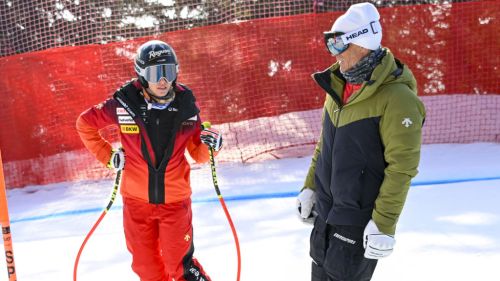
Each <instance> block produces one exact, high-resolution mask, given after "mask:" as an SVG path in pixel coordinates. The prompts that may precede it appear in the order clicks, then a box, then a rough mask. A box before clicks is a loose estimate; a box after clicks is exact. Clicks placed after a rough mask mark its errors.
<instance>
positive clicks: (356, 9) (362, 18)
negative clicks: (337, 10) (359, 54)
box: [330, 3, 382, 50]
mask: <svg viewBox="0 0 500 281" xmlns="http://www.w3.org/2000/svg"><path fill="white" fill-rule="evenodd" d="M379 20H380V14H379V13H378V11H377V8H375V6H374V5H373V4H371V3H359V4H354V5H352V6H351V7H349V9H348V10H347V11H346V12H345V14H343V15H341V16H340V17H339V18H337V20H336V21H335V23H333V26H332V29H331V31H330V32H336V33H337V32H342V33H344V34H343V35H342V36H341V37H342V40H343V41H344V43H345V44H349V43H353V44H356V45H358V46H361V47H363V48H366V49H369V50H376V49H378V48H379V47H380V42H381V41H382V26H381V25H380V22H379Z"/></svg>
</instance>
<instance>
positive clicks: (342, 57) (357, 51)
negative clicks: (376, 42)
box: [335, 44, 370, 72]
mask: <svg viewBox="0 0 500 281" xmlns="http://www.w3.org/2000/svg"><path fill="white" fill-rule="evenodd" d="M369 53H370V50H368V49H365V48H363V47H360V46H358V45H355V44H350V45H349V47H348V48H347V50H345V51H344V52H342V53H341V54H339V55H336V56H335V58H336V59H337V61H338V62H339V64H340V71H342V72H346V71H348V70H350V69H351V68H352V67H353V66H354V65H355V64H356V63H358V61H360V60H361V59H362V58H363V57H365V56H366V55H368V54H369Z"/></svg>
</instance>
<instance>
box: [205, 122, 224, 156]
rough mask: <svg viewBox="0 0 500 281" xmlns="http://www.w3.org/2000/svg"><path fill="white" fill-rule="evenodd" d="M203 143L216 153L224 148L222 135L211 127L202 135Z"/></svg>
mask: <svg viewBox="0 0 500 281" xmlns="http://www.w3.org/2000/svg"><path fill="white" fill-rule="evenodd" d="M200 138H201V142H202V143H204V144H206V145H207V146H208V147H211V148H212V149H213V150H215V151H219V150H220V149H221V148H222V134H221V133H219V132H218V131H217V130H214V129H212V128H210V127H208V128H205V127H204V128H203V129H202V130H201V134H200Z"/></svg>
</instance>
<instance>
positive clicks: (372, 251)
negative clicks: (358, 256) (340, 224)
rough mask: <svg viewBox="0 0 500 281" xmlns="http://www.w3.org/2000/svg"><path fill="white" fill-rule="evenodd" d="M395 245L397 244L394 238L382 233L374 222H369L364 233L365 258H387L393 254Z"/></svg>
mask: <svg viewBox="0 0 500 281" xmlns="http://www.w3.org/2000/svg"><path fill="white" fill-rule="evenodd" d="M394 244H396V240H395V239H394V236H392V235H388V234H384V233H382V232H380V231H379V230H378V227H377V225H376V224H375V222H374V221H373V220H370V221H369V222H368V224H367V225H366V227H365V231H364V233H363V246H364V247H365V258H367V259H374V260H378V259H380V258H385V257H387V256H388V255H390V254H391V253H392V250H393V249H394Z"/></svg>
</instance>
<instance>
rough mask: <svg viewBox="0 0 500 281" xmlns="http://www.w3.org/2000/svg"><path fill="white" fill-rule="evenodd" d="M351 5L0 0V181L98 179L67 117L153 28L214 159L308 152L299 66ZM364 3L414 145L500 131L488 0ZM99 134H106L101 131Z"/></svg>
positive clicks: (112, 84)
mask: <svg viewBox="0 0 500 281" xmlns="http://www.w3.org/2000/svg"><path fill="white" fill-rule="evenodd" d="M358 2H362V1H306V0H302V1H298V0H297V1H286V0H265V1H263V0H240V1H234V0H233V1H209V0H205V1H195V0H186V1H173V0H145V1H78V0H75V1H62V0H60V1H53V0H44V1H0V31H1V32H0V74H1V75H0V87H1V88H2V89H3V93H4V94H3V97H2V99H0V107H1V110H0V149H2V154H3V158H4V161H5V162H6V164H5V167H6V168H5V169H6V177H7V185H8V186H22V185H26V184H40V183H48V182H57V181H63V180H72V179H81V178H99V177H103V176H107V175H108V172H107V171H106V170H105V169H103V168H102V167H101V166H100V165H99V164H98V163H97V162H96V161H95V160H94V159H92V158H91V156H90V155H89V154H88V153H87V152H86V151H85V150H84V149H82V147H83V146H82V144H81V141H80V140H79V138H78V136H77V134H76V131H75V129H74V123H75V120H76V117H77V116H78V114H79V113H81V112H82V111H83V110H84V109H86V108H88V107H89V106H91V105H94V104H97V103H99V102H101V101H102V100H103V99H105V98H106V97H108V96H109V95H110V94H112V93H113V92H114V90H115V89H116V88H117V87H119V86H120V85H121V84H123V83H124V82H125V81H127V80H129V79H130V78H132V77H134V76H135V74H134V72H133V67H132V59H133V56H134V53H135V50H136V48H137V47H138V46H139V45H140V44H141V43H143V42H145V41H147V40H149V39H153V38H156V39H160V40H164V41H166V42H168V43H169V44H171V45H172V46H173V47H174V49H175V50H176V53H177V55H178V57H179V61H180V69H181V72H180V76H179V80H180V81H181V82H182V83H185V84H187V85H188V86H189V87H190V88H191V89H192V90H193V91H194V93H195V95H196V96H197V99H198V104H199V106H200V108H201V110H202V117H203V118H204V119H205V120H210V121H212V123H214V124H216V126H218V127H219V128H221V129H222V130H223V131H224V137H225V148H224V150H223V152H222V153H221V154H220V155H219V160H220V161H236V162H247V161H257V160H262V159H268V158H281V157H291V156H303V155H309V154H310V153H311V152H312V148H313V144H314V143H315V142H316V141H317V138H318V135H319V128H320V116H321V110H320V108H321V106H322V104H323V102H324V95H325V94H324V93H323V92H322V91H321V90H320V89H319V87H317V86H316V85H315V84H314V82H313V81H312V80H311V78H310V74H311V73H313V72H315V71H318V70H322V69H324V68H326V67H328V66H329V65H330V64H332V63H333V62H334V58H332V57H331V56H330V55H329V54H328V53H327V52H326V50H325V47H324V45H323V38H322V32H323V31H325V30H329V29H330V27H331V25H332V23H333V21H334V20H335V19H336V18H337V17H338V16H339V15H341V13H342V12H343V11H345V10H346V9H347V8H348V7H349V6H350V5H351V4H353V3H358ZM374 4H376V5H377V7H378V8H379V12H380V14H381V24H382V27H383V32H384V37H383V40H382V44H383V45H384V46H387V47H389V48H390V49H391V50H392V52H393V53H394V54H395V55H396V56H397V57H398V58H400V59H401V60H402V61H403V62H404V63H406V64H408V65H409V67H410V68H411V69H412V70H413V72H414V74H415V76H416V78H417V81H418V88H419V95H420V96H421V97H422V99H423V101H424V103H425V104H426V107H427V109H428V116H427V121H426V126H425V127H424V142H425V143H435V142H471V141H500V114H499V112H500V101H499V95H498V94H500V91H499V89H500V82H499V79H498V77H500V69H499V67H498V66H499V65H500V59H499V58H500V48H499V46H500V37H499V36H496V34H499V32H500V25H499V22H498V20H499V19H500V2H499V1H417V0H413V1H405V0H395V1H376V2H374ZM469 105H471V106H469ZM103 135H105V136H106V137H107V138H108V139H109V140H110V141H116V140H117V137H116V136H117V134H116V131H115V130H114V129H112V128H111V129H107V130H105V131H104V132H103ZM75 159H77V161H75Z"/></svg>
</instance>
